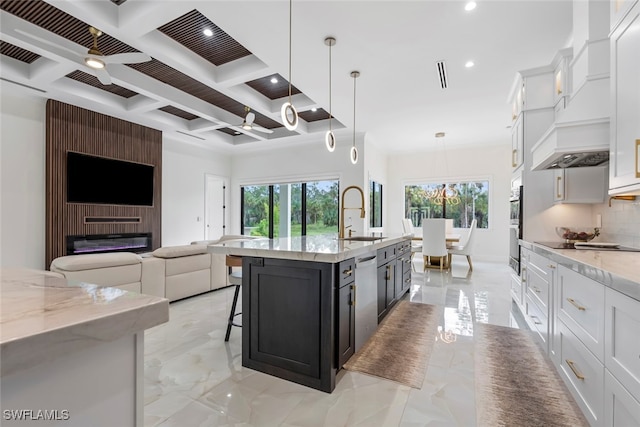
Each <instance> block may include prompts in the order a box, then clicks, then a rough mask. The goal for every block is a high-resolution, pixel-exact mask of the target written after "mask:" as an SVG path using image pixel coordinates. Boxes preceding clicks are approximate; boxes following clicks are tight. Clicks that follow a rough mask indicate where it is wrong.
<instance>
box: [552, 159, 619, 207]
mask: <svg viewBox="0 0 640 427" xmlns="http://www.w3.org/2000/svg"><path fill="white" fill-rule="evenodd" d="M606 180H607V168H606V167H600V166H599V167H583V168H570V169H554V170H553V187H554V188H553V201H554V202H555V203H603V202H604V199H605V194H606V187H605V185H606Z"/></svg>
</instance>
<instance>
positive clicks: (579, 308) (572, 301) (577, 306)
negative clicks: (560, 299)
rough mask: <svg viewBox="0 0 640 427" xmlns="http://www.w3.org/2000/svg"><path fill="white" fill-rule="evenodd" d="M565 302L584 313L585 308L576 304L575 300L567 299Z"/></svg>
mask: <svg viewBox="0 0 640 427" xmlns="http://www.w3.org/2000/svg"><path fill="white" fill-rule="evenodd" d="M567 301H569V302H570V303H571V304H573V305H574V306H575V307H576V308H577V309H578V310H580V311H585V310H586V309H587V308H586V307H583V306H581V305H580V304H578V303H577V302H576V300H574V299H573V298H567Z"/></svg>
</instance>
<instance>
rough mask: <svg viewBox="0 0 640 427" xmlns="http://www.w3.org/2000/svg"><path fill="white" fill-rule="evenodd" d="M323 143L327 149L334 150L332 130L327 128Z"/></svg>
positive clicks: (334, 138) (334, 141)
mask: <svg viewBox="0 0 640 427" xmlns="http://www.w3.org/2000/svg"><path fill="white" fill-rule="evenodd" d="M324 143H325V145H326V146H327V150H329V151H330V152H332V153H333V152H334V151H335V149H336V136H335V135H334V134H333V131H330V130H328V131H327V133H325V134H324Z"/></svg>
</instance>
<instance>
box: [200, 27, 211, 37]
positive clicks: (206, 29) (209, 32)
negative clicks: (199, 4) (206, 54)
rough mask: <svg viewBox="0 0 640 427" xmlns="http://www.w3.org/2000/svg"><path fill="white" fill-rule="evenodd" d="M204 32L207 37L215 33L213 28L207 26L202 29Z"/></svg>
mask: <svg viewBox="0 0 640 427" xmlns="http://www.w3.org/2000/svg"><path fill="white" fill-rule="evenodd" d="M202 34H204V35H205V36H207V37H211V36H212V35H213V31H211V28H205V29H204V30H202Z"/></svg>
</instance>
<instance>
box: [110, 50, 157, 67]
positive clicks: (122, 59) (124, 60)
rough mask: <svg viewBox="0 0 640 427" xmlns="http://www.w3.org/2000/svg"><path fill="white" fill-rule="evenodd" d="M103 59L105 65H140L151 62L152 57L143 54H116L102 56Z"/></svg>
mask: <svg viewBox="0 0 640 427" xmlns="http://www.w3.org/2000/svg"><path fill="white" fill-rule="evenodd" d="M101 59H102V60H103V61H104V63H105V64H138V63H140V62H147V61H151V57H150V56H149V55H147V54H146V53H143V52H128V53H116V54H115V55H106V56H102V57H101Z"/></svg>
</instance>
